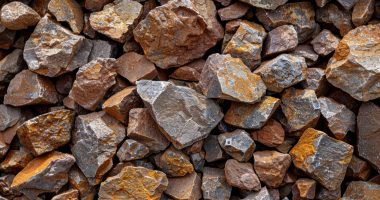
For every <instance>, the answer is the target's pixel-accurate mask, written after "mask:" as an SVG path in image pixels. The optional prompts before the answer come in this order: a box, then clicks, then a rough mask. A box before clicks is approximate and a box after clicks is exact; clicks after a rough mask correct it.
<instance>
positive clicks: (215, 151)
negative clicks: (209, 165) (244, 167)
mask: <svg viewBox="0 0 380 200" xmlns="http://www.w3.org/2000/svg"><path fill="white" fill-rule="evenodd" d="M203 149H204V150H205V152H206V155H205V159H206V161H207V162H214V161H218V160H222V159H224V158H226V157H227V156H226V155H225V153H224V151H223V150H222V147H220V145H219V142H218V136H216V135H209V136H208V137H207V138H206V139H205V142H204V145H203Z"/></svg>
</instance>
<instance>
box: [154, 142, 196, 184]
mask: <svg viewBox="0 0 380 200" xmlns="http://www.w3.org/2000/svg"><path fill="white" fill-rule="evenodd" d="M155 162H156V165H157V166H158V167H159V168H160V169H161V170H162V171H163V172H164V173H165V174H167V175H168V176H171V177H177V176H185V175H186V174H191V173H192V172H193V171H194V167H193V165H192V164H191V162H190V158H189V157H188V156H187V155H186V154H184V153H183V152H182V151H180V150H177V149H175V148H173V147H169V148H168V149H166V151H165V152H164V153H162V154H159V155H157V156H156V157H155Z"/></svg>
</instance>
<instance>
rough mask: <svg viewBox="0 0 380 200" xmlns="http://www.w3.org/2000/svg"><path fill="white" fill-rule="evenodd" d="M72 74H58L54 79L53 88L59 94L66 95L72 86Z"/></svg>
mask: <svg viewBox="0 0 380 200" xmlns="http://www.w3.org/2000/svg"><path fill="white" fill-rule="evenodd" d="M73 82H74V76H73V75H71V74H64V75H61V76H59V77H58V78H57V79H56V81H55V89H57V92H58V93H59V94H63V95H68V94H69V93H70V90H71V88H72V87H73Z"/></svg>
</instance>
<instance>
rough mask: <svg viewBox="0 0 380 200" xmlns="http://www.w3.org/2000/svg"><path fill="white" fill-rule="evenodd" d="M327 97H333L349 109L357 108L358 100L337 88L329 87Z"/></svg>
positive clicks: (355, 109) (358, 105) (354, 109)
mask: <svg viewBox="0 0 380 200" xmlns="http://www.w3.org/2000/svg"><path fill="white" fill-rule="evenodd" d="M328 97H329V98H332V99H334V100H335V101H336V102H338V103H340V104H343V105H345V106H346V107H347V108H348V109H350V110H353V111H357V110H359V107H360V102H358V101H357V100H356V99H354V98H353V97H351V96H350V95H349V94H347V93H345V92H343V91H342V90H340V89H338V88H331V91H330V92H329V95H328Z"/></svg>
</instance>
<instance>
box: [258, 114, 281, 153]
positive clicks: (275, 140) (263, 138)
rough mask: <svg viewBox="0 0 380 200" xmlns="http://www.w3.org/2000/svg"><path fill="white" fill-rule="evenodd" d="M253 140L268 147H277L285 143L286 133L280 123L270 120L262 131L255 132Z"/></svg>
mask: <svg viewBox="0 0 380 200" xmlns="http://www.w3.org/2000/svg"><path fill="white" fill-rule="evenodd" d="M251 138H252V139H253V140H254V141H257V142H260V143H261V144H263V145H265V146H267V147H277V146H279V145H281V144H282V143H284V140H285V131H284V129H283V128H282V126H281V124H280V123H279V122H277V121H276V120H274V119H270V120H268V122H267V123H266V124H265V125H264V126H263V127H262V128H261V129H260V130H257V131H253V132H252V133H251Z"/></svg>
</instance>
